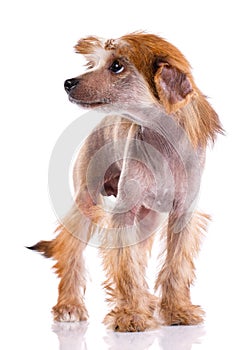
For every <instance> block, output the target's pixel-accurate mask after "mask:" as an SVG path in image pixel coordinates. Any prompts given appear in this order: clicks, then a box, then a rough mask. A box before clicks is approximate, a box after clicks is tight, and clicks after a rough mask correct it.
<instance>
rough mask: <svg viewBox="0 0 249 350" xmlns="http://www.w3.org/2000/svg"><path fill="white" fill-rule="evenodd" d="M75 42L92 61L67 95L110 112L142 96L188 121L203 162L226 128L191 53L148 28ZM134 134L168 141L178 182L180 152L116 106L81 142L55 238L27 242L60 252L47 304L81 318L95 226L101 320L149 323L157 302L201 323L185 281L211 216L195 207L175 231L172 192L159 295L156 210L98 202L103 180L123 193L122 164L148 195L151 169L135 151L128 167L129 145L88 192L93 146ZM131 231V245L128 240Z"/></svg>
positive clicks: (131, 325) (178, 318)
mask: <svg viewBox="0 0 249 350" xmlns="http://www.w3.org/2000/svg"><path fill="white" fill-rule="evenodd" d="M75 48H76V51H77V52H78V53H81V54H83V55H84V56H85V58H86V60H87V61H88V65H87V66H88V70H87V72H86V73H85V74H83V75H82V76H80V77H77V79H74V80H72V81H69V80H68V81H67V82H66V83H67V85H66V89H67V92H68V93H69V98H70V100H71V101H72V102H75V103H78V104H79V105H82V106H83V107H89V108H94V107H97V106H103V108H104V109H105V108H106V109H107V110H108V111H110V110H112V109H113V110H114V113H115V111H117V110H118V109H120V108H121V107H122V108H123V109H124V110H126V109H127V110H129V109H130V110H134V106H135V107H137V106H139V104H140V105H141V108H144V106H146V107H149V108H151V110H152V111H154V112H155V114H156V113H157V112H158V111H160V110H162V109H164V111H165V112H166V113H168V114H169V113H170V114H171V116H172V117H173V118H174V119H175V121H176V123H178V124H179V125H181V126H182V128H183V129H184V130H185V132H186V134H187V136H188V138H189V140H190V142H191V144H192V146H193V148H194V149H195V150H196V152H197V155H198V157H199V162H200V165H201V166H202V165H203V164H204V159H205V148H206V146H207V143H208V141H209V140H211V141H214V140H215V136H216V134H217V133H218V132H222V127H221V125H220V122H219V119H218V116H217V114H216V113H215V111H214V110H213V108H212V107H211V106H210V104H209V103H208V101H207V100H206V98H205V96H204V95H203V94H202V93H201V92H200V90H199V89H198V88H197V86H196V85H195V82H194V80H193V77H192V74H191V70H190V65H189V63H188V61H187V60H186V59H185V57H184V56H183V55H182V53H181V52H180V51H179V50H178V49H177V48H176V47H174V46H173V45H172V44H170V43H168V42H167V41H165V40H163V39H162V38H160V37H158V36H155V35H152V34H144V33H132V34H129V35H125V36H123V37H121V38H119V39H117V40H113V39H111V40H107V41H105V40H103V39H99V38H97V37H93V36H92V37H88V38H85V39H81V40H80V41H79V42H78V43H77V45H76V46H75ZM115 59H118V60H121V61H122V64H124V67H125V68H124V70H123V71H122V73H120V74H112V73H110V68H109V67H110V65H111V64H112V62H113V61H114V60H115ZM100 62H101V64H100ZM75 80H77V84H75V85H74V87H73V88H71V87H70V86H69V85H68V84H69V83H70V84H72V83H74V82H75ZM120 106H121V107H120ZM108 108H109V109H108ZM134 139H135V140H139V141H140V140H142V141H145V142H146V143H148V144H150V145H152V146H153V147H155V148H160V142H165V143H166V146H167V147H165V149H166V150H167V152H166V153H167V156H168V157H169V159H168V161H169V163H170V164H171V170H172V171H173V175H174V179H175V181H176V188H178V189H179V188H182V186H183V185H184V176H183V173H181V171H182V170H181V169H180V167H179V164H178V162H179V159H178V158H179V157H178V156H177V155H174V151H173V149H171V148H170V144H167V140H164V141H162V140H161V138H160V136H159V135H158V134H156V132H154V133H153V132H152V133H151V132H150V131H148V130H147V131H146V130H145V129H143V128H141V127H140V125H139V123H136V122H132V121H130V120H128V119H125V118H124V117H123V116H119V115H115V114H114V115H113V116H108V117H106V118H105V119H104V120H103V121H102V122H101V124H100V125H98V127H97V128H96V129H95V130H94V131H93V132H92V134H91V135H90V136H89V138H88V139H87V140H86V142H85V143H84V145H83V147H82V149H81V151H80V153H79V156H78V159H77V161H76V164H75V168H74V185H75V205H74V207H73V208H72V210H71V211H70V212H69V213H68V215H67V216H66V217H65V218H64V219H63V220H62V222H61V224H60V225H59V226H58V228H57V230H56V233H57V237H56V238H55V239H53V240H52V241H41V242H39V243H37V244H36V245H35V246H33V247H30V248H31V249H34V250H37V251H39V252H41V253H43V254H44V256H46V257H51V258H53V259H54V260H55V261H56V264H55V266H54V268H55V270H56V273H57V275H58V276H59V277H60V279H61V280H60V284H59V297H58V302H57V305H56V306H54V308H53V313H54V318H55V320H57V321H81V320H85V319H86V318H87V311H86V308H85V305H84V300H83V295H84V291H85V288H86V281H85V267H84V261H83V256H82V252H83V251H84V249H85V247H86V245H87V244H88V243H89V240H91V239H92V238H93V237H94V235H96V232H97V233H98V234H99V236H100V242H101V244H100V252H101V255H102V258H103V267H104V270H105V272H106V276H107V279H106V281H105V283H104V287H105V289H106V291H107V294H108V301H109V302H110V304H111V305H112V306H113V309H112V311H110V312H109V313H108V315H107V316H106V317H105V320H104V322H105V323H106V324H107V325H108V326H109V327H111V328H112V329H114V330H116V331H121V332H126V331H130V332H133V331H144V330H145V329H148V328H154V327H156V326H157V325H158V320H156V318H155V311H156V309H157V307H158V309H159V315H160V318H161V322H162V323H163V324H166V325H172V324H181V325H189V324H198V323H200V322H202V320H203V311H202V310H201V309H200V307H198V306H193V305H192V303H191V300H190V285H191V284H192V282H193V280H194V277H195V273H194V271H195V267H194V258H195V257H196V255H197V253H198V251H199V247H200V241H201V237H202V233H203V232H205V231H206V227H207V222H208V220H209V216H208V215H205V214H200V213H198V212H195V213H194V214H193V215H192V216H191V217H190V218H189V221H188V222H187V223H186V224H185V225H183V226H180V230H179V229H178V230H176V223H179V220H182V213H181V210H180V209H179V208H180V207H181V204H182V203H183V202H182V201H183V200H184V199H183V198H180V197H179V196H180V195H179V193H180V192H179V193H178V197H177V198H175V201H174V206H173V208H172V210H171V211H170V213H169V218H168V220H167V216H166V215H165V220H164V221H165V222H164V225H163V226H162V227H161V229H160V231H161V232H162V245H163V244H164V255H165V261H164V263H163V266H162V269H161V271H160V273H159V275H158V277H157V280H156V286H155V288H156V289H159V290H160V298H159V299H157V298H156V297H155V296H153V295H151V294H150V293H149V291H148V286H147V283H146V279H145V272H146V266H147V259H148V255H149V252H150V249H151V246H152V243H153V235H154V233H155V230H156V227H157V221H158V220H159V213H157V212H156V211H155V212H154V211H153V210H151V208H149V207H146V206H145V205H143V203H142V202H141V203H140V202H139V203H137V204H136V205H135V206H134V207H133V208H132V209H131V210H129V211H127V212H126V213H121V214H112V213H110V212H108V211H105V210H104V209H103V205H102V199H101V191H103V188H104V189H105V191H106V193H105V195H111V194H114V195H115V196H117V198H120V196H119V193H120V192H121V191H122V186H124V185H125V183H124V180H125V179H123V174H124V173H125V172H126V174H128V175H127V176H128V179H132V180H136V181H137V182H138V183H141V188H142V189H143V193H144V194H146V193H150V191H152V192H153V177H152V176H151V174H150V173H149V172H148V170H147V169H146V168H145V167H144V166H143V165H141V164H140V163H139V162H138V161H136V160H131V161H130V163H129V164H130V166H129V164H128V165H127V164H126V154H125V152H126V151H125V150H126V148H125V150H124V155H123V159H121V160H118V161H117V162H116V163H115V164H114V166H111V167H110V169H106V170H107V172H106V175H105V178H104V180H103V183H98V184H97V185H96V188H93V190H92V191H93V192H92V193H89V188H88V187H89V183H88V181H89V179H88V176H89V174H88V173H87V170H88V168H89V164H90V162H91V160H92V159H93V157H94V156H95V154H96V152H97V151H99V150H101V147H102V146H103V145H106V144H108V143H110V142H113V141H118V140H125V142H126V144H127V147H128V148H127V149H129V146H130V145H131V142H132V140H134ZM164 146H165V145H164ZM110 156H111V154H110ZM164 156H165V155H164ZM171 157H173V158H172V159H171ZM174 157H175V158H174ZM90 176H91V174H90ZM103 186H104V187H103ZM177 186H178V187H177ZM132 196H133V197H136V193H131V197H132ZM160 215H161V214H160ZM148 217H149V219H148V220H147V221H146V219H147V218H148ZM166 221H167V222H166ZM131 232H132V235H131ZM148 232H149V235H148ZM134 238H136V239H137V244H133V243H132V242H133V239H134ZM110 243H111V245H112V247H113V248H112V247H111V246H110ZM82 292H83V293H82Z"/></svg>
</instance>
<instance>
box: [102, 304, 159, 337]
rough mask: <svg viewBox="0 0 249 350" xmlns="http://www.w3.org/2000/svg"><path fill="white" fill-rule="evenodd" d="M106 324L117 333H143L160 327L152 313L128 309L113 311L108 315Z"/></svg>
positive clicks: (105, 320)
mask: <svg viewBox="0 0 249 350" xmlns="http://www.w3.org/2000/svg"><path fill="white" fill-rule="evenodd" d="M104 324H105V325H106V326H108V328H111V329H113V330H114V331H116V332H143V331H145V330H146V329H154V328H156V327H157V326H158V323H157V322H156V320H155V319H154V318H153V316H152V315H151V314H150V313H146V312H144V313H143V312H142V311H140V310H134V311H131V310H126V309H114V310H112V311H111V312H110V313H108V314H107V315H106V317H105V319H104Z"/></svg>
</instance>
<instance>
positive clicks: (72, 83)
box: [64, 78, 80, 94]
mask: <svg viewBox="0 0 249 350" xmlns="http://www.w3.org/2000/svg"><path fill="white" fill-rule="evenodd" d="M79 82H80V81H79V79H76V78H72V79H67V80H66V81H65V82H64V88H65V90H66V92H67V93H68V94H69V93H70V92H71V91H72V90H73V89H74V88H75V87H76V86H77V85H78V84H79Z"/></svg>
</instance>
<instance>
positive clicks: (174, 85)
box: [154, 62, 193, 113]
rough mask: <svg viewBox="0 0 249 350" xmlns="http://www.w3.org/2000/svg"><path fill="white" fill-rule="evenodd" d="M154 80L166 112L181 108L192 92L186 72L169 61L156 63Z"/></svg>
mask: <svg viewBox="0 0 249 350" xmlns="http://www.w3.org/2000/svg"><path fill="white" fill-rule="evenodd" d="M154 82H155V86H156V90H157V94H158V97H159V99H160V101H161V102H162V103H163V105H164V107H165V109H166V111H167V112H168V113H171V112H175V111H176V110H177V109H179V108H181V107H182V106H183V105H184V104H186V103H187V102H188V100H189V98H190V97H191V95H192V94H193V87H192V83H191V81H190V79H189V77H188V76H187V74H186V73H183V72H181V71H180V70H179V69H178V68H176V67H173V66H171V65H170V64H169V63H165V62H160V63H157V70H156V73H155V76H154Z"/></svg>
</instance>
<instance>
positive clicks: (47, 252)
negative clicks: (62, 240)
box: [26, 239, 54, 258]
mask: <svg viewBox="0 0 249 350" xmlns="http://www.w3.org/2000/svg"><path fill="white" fill-rule="evenodd" d="M53 245H54V239H53V240H52V241H40V242H38V243H36V244H35V245H33V246H30V247H26V248H27V249H30V250H35V251H37V252H39V253H41V254H42V255H43V256H45V258H52V256H53Z"/></svg>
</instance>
